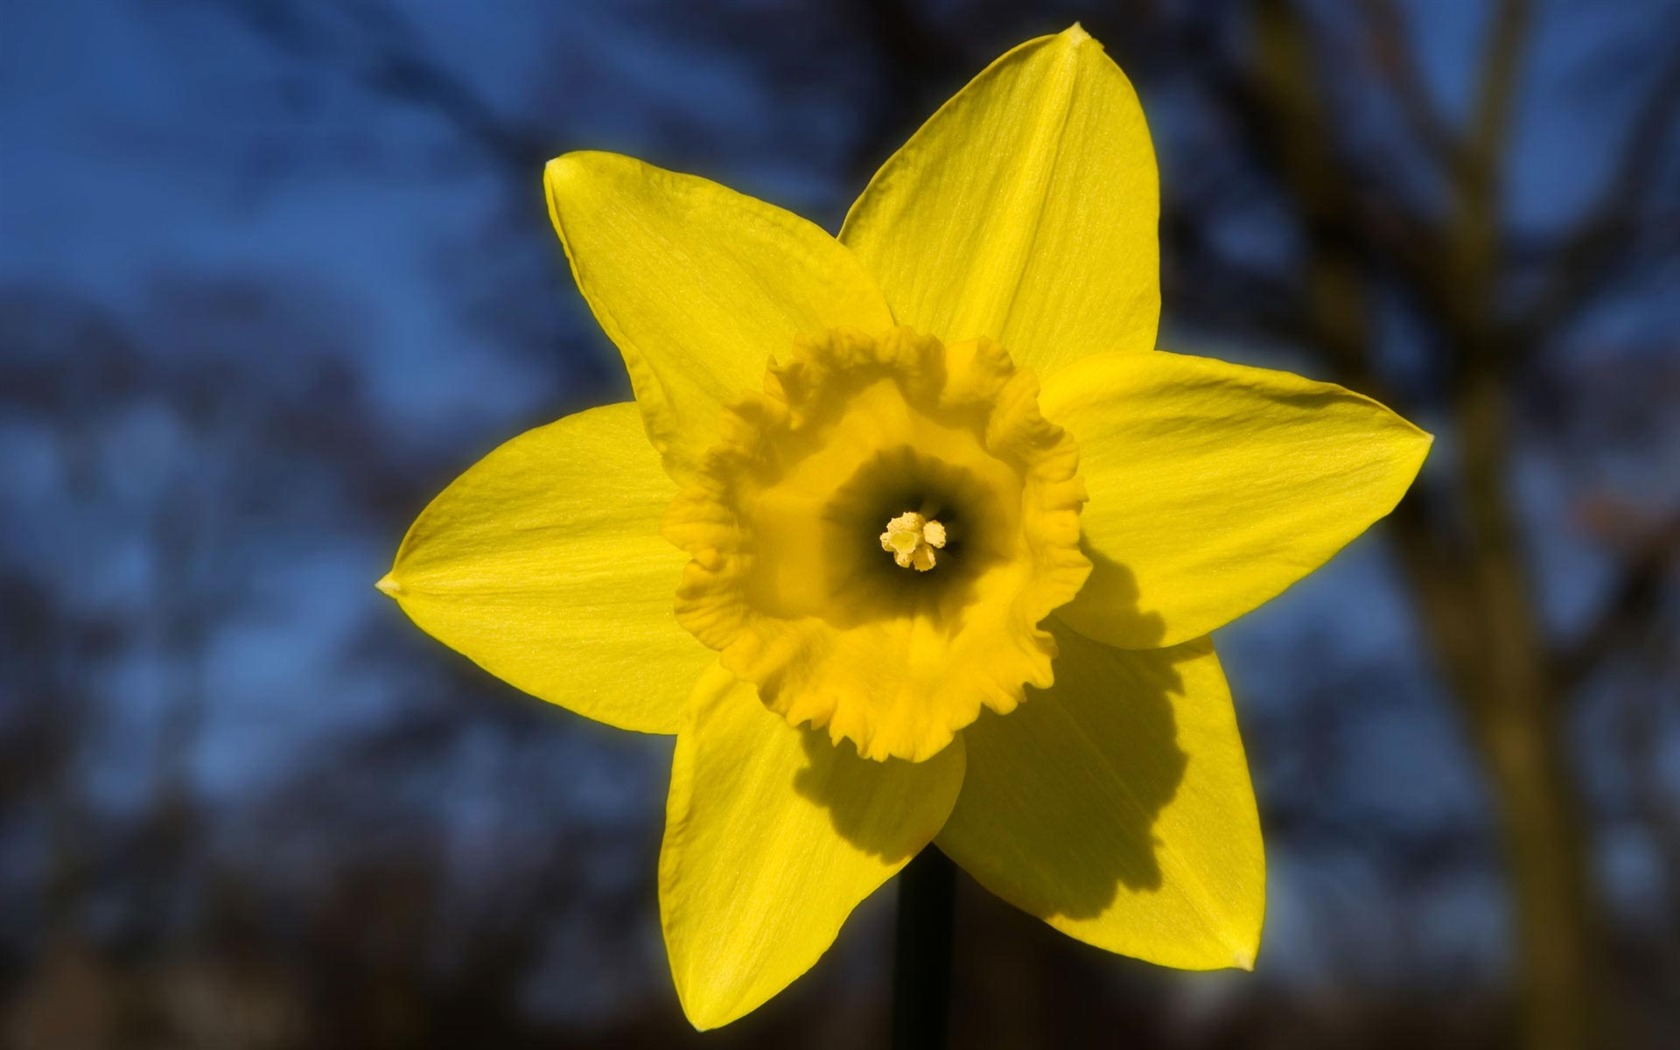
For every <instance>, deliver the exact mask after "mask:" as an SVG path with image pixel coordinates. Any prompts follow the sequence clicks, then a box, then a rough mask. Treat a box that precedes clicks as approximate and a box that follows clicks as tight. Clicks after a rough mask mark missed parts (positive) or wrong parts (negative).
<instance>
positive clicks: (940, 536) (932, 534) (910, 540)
mask: <svg viewBox="0 0 1680 1050" xmlns="http://www.w3.org/2000/svg"><path fill="white" fill-rule="evenodd" d="M943 546H945V526H943V525H941V524H939V522H937V521H933V520H930V519H928V518H924V517H922V516H921V515H920V514H918V513H916V512H915V511H913V510H907V511H905V512H904V513H903V514H900V515H899V516H898V517H896V518H894V519H892V520H891V521H889V522H887V531H886V532H883V533H881V549H882V550H884V551H886V552H887V553H888V554H891V555H892V556H893V562H894V563H895V564H897V566H898V567H899V568H901V569H909V568H914V569H915V570H916V571H917V572H927V571H928V570H929V569H931V568H933V567H934V565H935V564H936V563H937V561H938V559H937V558H935V557H934V553H933V552H934V551H935V550H937V549H939V548H940V547H943Z"/></svg>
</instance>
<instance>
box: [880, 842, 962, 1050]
mask: <svg viewBox="0 0 1680 1050" xmlns="http://www.w3.org/2000/svg"><path fill="white" fill-rule="evenodd" d="M956 888H957V869H956V866H955V865H953V864H952V863H951V862H950V860H949V859H947V858H946V856H945V854H943V853H941V852H939V850H938V849H937V848H936V847H933V846H928V847H927V848H926V849H924V850H922V852H920V853H918V854H917V855H916V858H915V859H914V860H912V861H911V862H910V863H909V864H908V865H906V866H905V868H904V870H903V871H902V872H901V873H899V876H898V924H897V930H896V934H895V944H894V950H893V1038H892V1045H893V1050H944V1048H945V1046H946V1043H947V1037H948V1034H949V1029H950V1020H951V935H952V931H953V928H954V927H955V925H956Z"/></svg>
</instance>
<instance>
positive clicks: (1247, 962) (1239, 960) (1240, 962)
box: [1231, 952, 1254, 973]
mask: <svg viewBox="0 0 1680 1050" xmlns="http://www.w3.org/2000/svg"><path fill="white" fill-rule="evenodd" d="M1231 965H1232V966H1235V967H1236V968H1237V969H1239V970H1243V971H1246V972H1248V973H1253V972H1254V953H1253V952H1237V953H1236V954H1235V955H1233V956H1231Z"/></svg>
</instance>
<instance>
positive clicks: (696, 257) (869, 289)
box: [544, 153, 892, 478]
mask: <svg viewBox="0 0 1680 1050" xmlns="http://www.w3.org/2000/svg"><path fill="white" fill-rule="evenodd" d="M544 182H545V184H546V186H547V190H548V210H549V215H550V217H552V218H553V220H554V228H555V230H556V231H557V232H558V233H559V234H560V239H561V241H562V242H563V243H564V244H565V246H566V254H567V255H568V256H569V257H570V258H571V261H572V274H573V276H574V277H575V278H576V279H577V284H578V288H579V289H580V290H581V291H582V292H583V296H584V298H585V299H587V300H588V301H589V307H590V309H591V310H593V311H594V312H595V319H596V320H597V321H599V322H600V324H601V327H602V328H603V329H604V330H605V331H606V333H607V335H608V336H609V337H610V338H611V339H612V341H613V342H614V343H616V344H617V345H618V349H619V352H620V353H621V354H623V355H624V363H625V365H626V367H627V368H628V369H629V371H630V382H631V385H632V386H633V387H634V388H635V392H636V402H637V404H638V405H639V406H640V407H641V410H642V414H643V418H644V419H645V421H646V423H647V431H648V436H649V437H650V438H651V439H652V441H653V444H654V447H655V448H657V449H659V451H660V452H661V454H662V455H663V456H664V457H665V463H666V468H667V469H668V470H670V471H671V472H672V476H673V477H678V478H681V477H685V476H687V473H688V472H689V471H691V469H692V467H693V464H694V462H695V461H696V460H697V459H698V458H699V456H700V454H701V453H702V452H704V451H705V450H706V449H707V448H709V447H710V446H711V445H713V444H714V443H716V440H717V436H718V410H719V408H720V407H721V406H722V405H724V404H725V403H727V402H729V401H733V400H734V399H736V398H737V397H739V396H740V395H741V394H743V393H745V392H746V391H749V390H757V389H759V387H760V385H761V383H762V381H763V379H764V369H765V365H766V364H768V363H769V362H770V361H771V360H773V359H774V360H781V359H782V357H783V356H785V355H786V354H787V353H788V351H790V350H791V349H792V348H793V340H794V338H795V337H796V336H800V335H818V334H821V333H822V332H824V331H826V330H827V329H830V328H834V327H837V326H843V325H849V326H852V327H856V328H860V329H863V330H865V331H871V332H873V331H878V330H881V329H883V328H886V327H887V326H889V325H891V324H892V318H891V315H890V314H889V312H888V310H887V307H886V303H885V301H884V300H883V299H882V298H881V293H880V292H879V291H878V290H877V289H876V287H875V285H874V283H873V282H872V281H871V280H870V278H869V276H868V275H867V274H866V273H864V271H863V269H862V267H860V266H859V265H858V262H857V260H856V259H854V258H853V257H852V254H851V253H850V252H849V251H847V250H846V249H845V248H844V247H842V246H841V245H840V244H839V242H837V241H835V239H834V238H833V237H830V236H829V235H828V234H827V233H825V232H824V231H823V230H822V229H820V228H818V227H817V226H814V225H812V224H811V223H809V222H806V221H805V220H804V219H801V218H800V217H799V216H797V215H793V214H791V213H789V212H786V211H783V210H782V209H780V208H776V207H773V206H771V205H769V204H765V203H764V202H763V201H758V200H754V199H753V198H751V197H746V196H743V195H741V194H739V193H736V192H734V191H733V190H729V189H726V188H724V187H722V186H719V185H718V184H717V183H715V182H709V181H707V180H706V179H701V178H696V177H695V176H692V175H679V174H677V173H675V172H670V171H665V170H662V169H660V168H655V167H653V166H652V165H648V164H643V163H642V162H640V161H637V160H633V159H631V158H629V157H621V156H618V155H616V154H612V153H568V154H566V155H565V156H563V157H560V158H558V159H556V160H553V161H550V162H549V165H548V170H547V173H546V176H545V178H544Z"/></svg>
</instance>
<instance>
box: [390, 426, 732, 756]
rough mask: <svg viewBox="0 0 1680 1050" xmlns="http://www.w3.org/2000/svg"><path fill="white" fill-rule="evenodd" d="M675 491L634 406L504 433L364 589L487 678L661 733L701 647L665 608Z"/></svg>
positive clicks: (673, 554)
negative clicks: (373, 585) (662, 525)
mask: <svg viewBox="0 0 1680 1050" xmlns="http://www.w3.org/2000/svg"><path fill="white" fill-rule="evenodd" d="M675 491H676V486H675V485H673V484H672V483H671V480H670V479H669V478H667V477H666V476H665V474H664V472H663V471H661V470H660V468H659V459H658V457H657V456H656V455H654V452H653V450H652V449H651V448H649V447H648V444H647V440H646V438H645V437H644V436H643V434H642V426H641V421H640V419H639V418H638V417H637V414H636V408H635V406H634V405H629V404H624V405H608V406H606V407H604V408H596V409H591V410H590V411H588V412H580V413H579V414H577V415H575V416H567V417H566V418H565V419H562V420H560V421H559V422H557V423H551V424H550V425H548V426H546V427H539V428H538V429H536V430H533V431H530V432H529V433H526V434H523V435H521V436H519V437H516V438H514V439H513V440H512V441H509V442H508V443H507V444H505V445H503V446H501V447H500V448H498V449H496V450H495V451H494V452H492V453H490V454H489V455H488V456H486V457H484V458H483V459H482V460H480V461H479V462H478V463H477V464H475V465H474V466H473V467H472V469H470V470H468V471H467V472H466V473H465V474H462V475H461V476H460V477H459V478H457V479H456V480H455V482H454V483H453V484H451V485H450V486H449V487H448V488H447V489H445V490H444V491H443V493H442V494H441V495H440V496H438V497H437V499H435V500H433V501H432V503H431V505H430V506H429V507H427V508H426V509H425V510H424V511H422V512H421V514H420V517H419V518H418V519H416V520H415V522H414V525H413V526H412V527H411V528H410V529H409V530H408V536H407V537H406V538H405V539H404V540H403V543H402V548H401V549H400V550H398V551H397V562H396V566H395V567H394V568H393V569H392V570H391V574H390V575H389V576H387V577H385V579H383V580H381V581H380V582H379V587H380V590H382V591H385V593H387V594H389V595H391V596H392V597H394V598H396V600H397V602H398V603H399V604H401V606H402V608H403V611H404V612H406V613H407V614H408V615H409V616H410V617H411V618H412V619H413V620H414V622H415V623H416V624H418V625H419V626H420V628H421V629H422V630H424V631H425V632H426V633H428V634H430V635H431V636H432V637H434V638H436V639H437V640H438V641H440V642H443V643H444V644H445V645H448V646H450V647H451V648H453V649H456V650H458V651H459V652H461V653H463V654H465V655H466V656H468V657H471V658H472V660H473V661H474V662H476V663H477V664H478V665H479V666H481V667H483V668H484V669H485V670H487V671H489V672H490V673H491V674H494V675H496V676H497V677H499V678H502V679H505V680H506V681H508V682H510V683H512V684H513V685H515V686H517V687H519V688H520V689H523V690H525V691H526V692H528V693H532V694H534V695H536V696H540V697H542V698H543V699H544V700H547V701H549V702H550V703H554V704H559V705H560V706H561V707H564V708H567V709H569V710H572V711H576V712H577V713H578V714H581V715H584V716H586V717H588V718H593V719H596V720H598V721H601V722H606V723H607V724H608V725H614V726H618V727H620V728H622V729H635V730H640V731H642V732H649V733H674V732H676V730H677V726H678V724H679V723H680V721H681V717H682V708H683V704H684V702H685V701H686V699H687V697H688V691H689V689H690V688H691V687H692V686H693V684H694V680H695V678H696V677H697V676H698V675H699V674H700V672H701V671H702V670H704V669H705V668H706V667H708V666H710V664H711V663H712V661H713V659H714V656H713V654H712V652H711V651H710V650H708V649H706V648H705V647H704V646H702V645H701V644H700V643H698V642H696V641H695V640H694V639H693V637H692V636H690V635H689V633H688V632H687V631H684V630H683V629H682V628H681V627H679V626H677V622H676V619H675V617H674V616H673V614H672V611H671V605H672V601H673V598H674V595H675V593H676V587H677V580H678V578H679V577H680V576H681V574H682V565H683V560H684V559H683V556H682V554H681V553H680V552H678V551H677V549H676V548H675V547H672V546H671V545H670V544H669V543H667V542H665V540H663V539H661V538H660V535H659V522H660V518H661V517H662V516H663V514H664V512H665V507H666V504H668V503H669V502H670V501H671V497H672V496H673V495H674V493H675Z"/></svg>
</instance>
